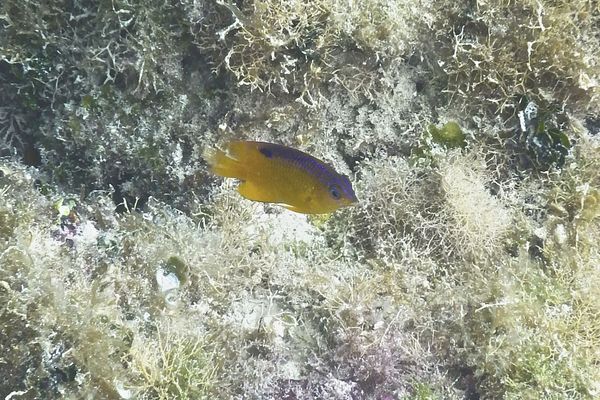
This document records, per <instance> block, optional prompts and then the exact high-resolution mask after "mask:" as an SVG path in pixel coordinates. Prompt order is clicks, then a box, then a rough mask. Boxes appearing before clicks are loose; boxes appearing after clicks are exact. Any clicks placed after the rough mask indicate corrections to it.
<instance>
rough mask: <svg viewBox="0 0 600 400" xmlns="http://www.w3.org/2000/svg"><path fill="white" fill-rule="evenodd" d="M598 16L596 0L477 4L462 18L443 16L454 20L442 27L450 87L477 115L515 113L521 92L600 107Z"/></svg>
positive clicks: (574, 107)
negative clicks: (596, 32)
mask: <svg viewBox="0 0 600 400" xmlns="http://www.w3.org/2000/svg"><path fill="white" fill-rule="evenodd" d="M598 18H599V13H598V5H597V4H596V3H594V2H589V1H572V2H553V1H525V2H504V1H485V2H477V3H476V7H475V8H474V9H473V10H471V12H470V13H469V14H468V16H466V15H465V16H464V19H463V20H461V19H460V18H458V19H456V20H448V21H445V20H440V21H439V22H442V26H443V24H444V23H448V22H450V24H449V25H445V27H444V28H443V29H442V30H440V31H439V35H440V38H439V40H440V42H441V43H443V44H442V47H441V48H444V49H445V52H444V53H443V54H440V56H441V57H440V58H438V60H437V61H438V62H439V65H440V66H441V67H442V69H443V70H444V71H445V72H446V74H447V75H448V88H447V91H448V92H450V94H451V96H452V97H455V98H458V99H460V100H459V101H460V102H461V103H464V105H466V106H468V108H469V110H471V111H472V112H488V111H489V112H491V113H500V114H503V115H505V116H506V115H510V114H511V113H513V114H514V113H515V112H516V109H517V103H518V101H519V96H522V95H531V96H535V97H536V98H537V99H540V100H541V99H546V100H548V101H551V102H554V103H556V104H557V106H558V107H559V108H562V107H563V106H567V107H568V108H570V109H572V110H579V111H585V110H589V109H593V107H597V106H598V100H599V97H598V96H599V92H598V90H599V86H598V80H599V76H598V64H599V59H598V57H597V54H599V52H598V51H596V50H592V51H591V52H590V51H589V50H588V49H591V48H593V49H598V48H599V46H600V42H598V37H597V35H595V34H594V33H593V32H594V29H595V27H597V24H598ZM448 37H450V38H451V41H450V42H448V41H447V38H448ZM473 100H475V101H473Z"/></svg>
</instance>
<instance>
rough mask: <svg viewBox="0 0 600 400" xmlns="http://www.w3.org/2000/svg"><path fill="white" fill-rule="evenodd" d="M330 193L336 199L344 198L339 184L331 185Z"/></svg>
mask: <svg viewBox="0 0 600 400" xmlns="http://www.w3.org/2000/svg"><path fill="white" fill-rule="evenodd" d="M329 194H330V195H331V197H333V198H334V199H336V200H339V199H341V198H342V193H341V192H340V188H339V187H338V186H337V185H331V186H329Z"/></svg>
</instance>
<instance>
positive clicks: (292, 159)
mask: <svg viewBox="0 0 600 400" xmlns="http://www.w3.org/2000/svg"><path fill="white" fill-rule="evenodd" d="M207 161H208V163H209V165H210V168H211V171H212V172H213V173H214V174H216V175H219V176H222V177H226V178H236V179H238V180H239V181H240V184H239V186H238V188H237V190H238V192H239V193H240V194H241V195H242V196H243V197H245V198H246V199H249V200H254V201H259V202H265V203H275V204H279V205H281V206H283V207H285V208H287V209H289V210H291V211H294V212H297V213H303V214H329V213H332V212H334V211H336V210H337V209H339V208H341V207H347V206H350V205H353V204H354V203H357V202H358V199H357V197H356V194H355V193H354V189H353V188H352V183H351V182H350V179H349V178H348V177H347V176H346V175H342V174H339V173H337V172H336V171H335V170H334V169H333V168H332V167H331V166H330V165H328V164H326V163H325V162H323V161H321V160H319V159H318V158H315V157H313V156H311V155H309V154H307V153H304V152H302V151H300V150H297V149H294V148H291V147H287V146H283V145H280V144H276V143H268V142H254V141H241V140H236V141H230V142H228V143H227V144H226V146H225V149H224V150H219V149H217V150H215V151H214V152H212V154H210V155H209V157H208V159H207Z"/></svg>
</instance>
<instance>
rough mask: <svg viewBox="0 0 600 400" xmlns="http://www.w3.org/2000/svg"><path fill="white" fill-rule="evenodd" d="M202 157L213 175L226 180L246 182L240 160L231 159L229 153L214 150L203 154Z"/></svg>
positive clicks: (244, 169)
mask: <svg viewBox="0 0 600 400" xmlns="http://www.w3.org/2000/svg"><path fill="white" fill-rule="evenodd" d="M204 156H205V159H206V161H208V164H209V165H210V169H211V171H212V172H213V173H214V174H216V175H219V176H224V177H227V178H237V179H240V180H246V168H245V167H244V164H243V163H242V162H241V161H240V160H237V159H235V158H233V157H232V156H231V155H230V154H229V153H226V152H224V151H222V150H214V151H210V152H205V154H204Z"/></svg>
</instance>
